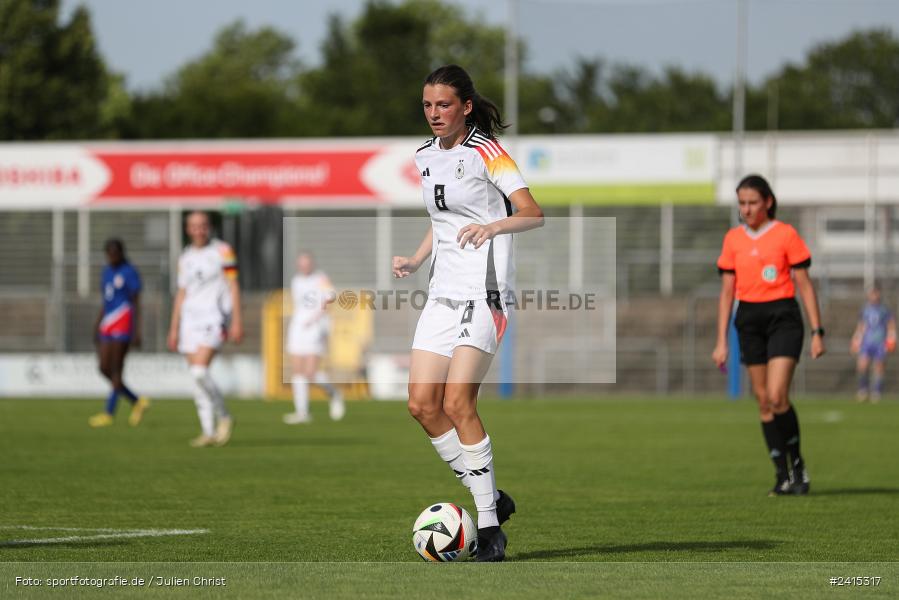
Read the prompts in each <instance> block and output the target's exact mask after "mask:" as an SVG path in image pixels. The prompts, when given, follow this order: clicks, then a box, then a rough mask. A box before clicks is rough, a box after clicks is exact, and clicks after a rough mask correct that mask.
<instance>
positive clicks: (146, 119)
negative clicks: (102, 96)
mask: <svg viewBox="0 0 899 600" xmlns="http://www.w3.org/2000/svg"><path fill="white" fill-rule="evenodd" d="M294 46H295V44H294V42H293V40H292V39H291V38H290V37H288V36H287V35H285V34H283V33H280V32H278V31H276V30H275V29H272V28H270V27H263V28H261V29H259V30H257V31H249V30H248V29H247V27H246V25H245V24H244V23H243V22H242V21H237V22H235V23H233V24H231V25H229V26H227V27H225V28H224V29H222V30H221V31H220V32H219V33H218V34H217V35H216V37H215V40H214V42H213V46H212V48H211V49H210V50H209V51H208V52H207V53H206V54H204V55H203V56H201V57H200V58H199V59H197V60H195V61H193V62H190V63H188V64H186V65H184V66H183V67H182V68H181V69H179V70H178V72H177V73H175V74H174V75H173V76H172V77H170V78H169V79H168V81H167V82H166V84H165V86H164V89H163V90H162V91H159V92H151V93H149V94H138V95H136V96H135V98H134V100H133V103H134V105H133V109H132V115H133V118H131V119H130V120H129V123H128V124H127V126H125V127H124V135H125V136H126V137H131V138H197V137H199V138H218V137H279V136H286V135H297V134H298V133H300V132H301V131H302V124H301V123H300V122H299V113H298V109H297V89H296V80H297V77H298V75H299V72H300V65H299V63H298V61H297V60H296V59H295V58H294V56H293V51H294Z"/></svg>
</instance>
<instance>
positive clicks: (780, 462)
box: [762, 421, 789, 481]
mask: <svg viewBox="0 0 899 600" xmlns="http://www.w3.org/2000/svg"><path fill="white" fill-rule="evenodd" d="M762 433H763V434H764V435H765V443H767V444H768V452H769V453H770V456H771V461H772V462H773V463H774V468H775V469H777V480H778V481H783V480H784V479H788V478H789V472H788V471H787V447H786V444H785V443H784V438H783V435H782V434H781V433H780V428H778V427H777V424H776V423H775V422H774V421H768V422H767V423H765V422H764V421H762Z"/></svg>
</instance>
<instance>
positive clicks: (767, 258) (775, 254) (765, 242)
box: [718, 221, 812, 302]
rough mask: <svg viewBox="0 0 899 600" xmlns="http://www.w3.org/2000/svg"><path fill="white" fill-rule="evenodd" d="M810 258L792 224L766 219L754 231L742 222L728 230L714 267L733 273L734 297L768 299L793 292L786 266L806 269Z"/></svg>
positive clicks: (778, 297) (789, 296)
mask: <svg viewBox="0 0 899 600" xmlns="http://www.w3.org/2000/svg"><path fill="white" fill-rule="evenodd" d="M811 260H812V255H811V253H810V252H809V250H808V247H807V246H806V245H805V242H803V241H802V238H801V237H799V233H798V232H797V231H796V230H795V229H793V227H792V226H790V225H787V224H786V223H781V222H780V221H769V222H768V223H766V224H765V225H763V226H762V227H761V229H759V230H758V231H753V230H751V229H749V227H746V226H745V225H740V226H738V227H734V228H733V229H731V230H730V231H728V232H727V235H725V236H724V244H723V245H722V247H721V256H719V257H718V268H719V269H721V270H722V271H730V272H732V273H735V274H736V288H737V289H736V296H737V300H745V301H746V302H770V301H772V300H780V299H781V298H792V297H793V296H794V295H795V289H794V287H793V279H792V278H791V277H790V269H793V268H807V267H808V266H809V265H810V264H811Z"/></svg>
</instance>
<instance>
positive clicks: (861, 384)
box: [858, 371, 868, 394]
mask: <svg viewBox="0 0 899 600" xmlns="http://www.w3.org/2000/svg"><path fill="white" fill-rule="evenodd" d="M858 391H860V392H864V393H866V394H867V393H868V372H867V371H865V372H864V373H859V374H858Z"/></svg>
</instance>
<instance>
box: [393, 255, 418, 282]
mask: <svg viewBox="0 0 899 600" xmlns="http://www.w3.org/2000/svg"><path fill="white" fill-rule="evenodd" d="M417 270H418V265H417V264H415V261H414V260H412V259H411V258H409V257H408V256H394V257H393V276H394V277H396V278H397V279H402V278H403V277H406V276H407V275H411V274H412V273H414V272H416V271H417Z"/></svg>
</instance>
